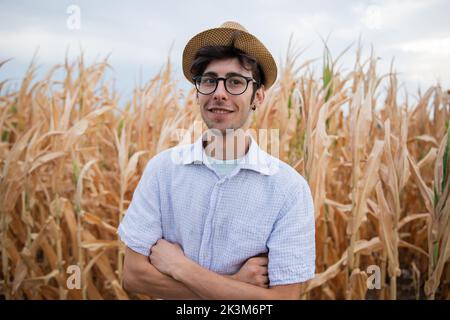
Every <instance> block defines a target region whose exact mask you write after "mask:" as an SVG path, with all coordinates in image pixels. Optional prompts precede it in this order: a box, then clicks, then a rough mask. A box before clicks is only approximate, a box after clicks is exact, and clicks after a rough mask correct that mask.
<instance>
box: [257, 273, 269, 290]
mask: <svg viewBox="0 0 450 320" xmlns="http://www.w3.org/2000/svg"><path fill="white" fill-rule="evenodd" d="M257 285H258V286H260V287H263V288H267V287H269V277H268V276H267V275H266V276H258V277H257Z"/></svg>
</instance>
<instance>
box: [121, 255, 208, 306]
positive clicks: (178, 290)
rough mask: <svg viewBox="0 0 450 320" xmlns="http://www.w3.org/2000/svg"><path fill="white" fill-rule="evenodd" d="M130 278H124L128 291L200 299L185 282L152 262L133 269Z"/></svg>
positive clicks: (155, 295)
mask: <svg viewBox="0 0 450 320" xmlns="http://www.w3.org/2000/svg"><path fill="white" fill-rule="evenodd" d="M128 274H130V275H131V276H130V277H129V278H126V277H125V278H124V288H125V290H127V291H130V292H135V293H142V294H146V295H148V296H151V297H153V298H161V299H183V300H184V299H186V300H187V299H200V297H199V296H198V295H197V294H196V293H195V292H193V291H192V290H191V289H189V288H188V287H187V286H185V285H184V284H183V283H181V282H179V281H177V280H175V279H173V278H172V277H170V276H168V275H165V274H163V273H161V272H159V271H158V269H156V268H155V267H154V266H153V265H152V264H151V263H147V264H145V265H143V266H141V267H139V270H132V271H130V272H129V273H128Z"/></svg>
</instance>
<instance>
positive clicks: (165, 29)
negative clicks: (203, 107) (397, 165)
mask: <svg viewBox="0 0 450 320" xmlns="http://www.w3.org/2000/svg"><path fill="white" fill-rule="evenodd" d="M71 6H75V10H77V8H79V16H80V23H79V28H78V25H77V23H76V20H73V18H74V17H75V16H76V15H77V13H76V12H74V11H72V8H73V7H71ZM0 9H1V10H0V61H2V60H5V59H7V58H14V59H13V60H12V61H10V62H9V63H7V64H6V65H5V66H4V67H2V68H1V69H0V80H3V79H6V78H11V79H15V80H18V79H20V78H21V77H22V76H23V74H24V72H25V70H26V68H27V66H28V64H29V63H30V61H31V58H32V56H33V54H34V52H35V51H36V50H37V48H39V50H38V62H39V65H40V66H41V67H40V69H39V70H40V71H39V72H40V74H44V73H45V72H46V71H47V70H48V69H49V68H50V67H51V66H53V65H55V64H57V63H61V62H63V61H64V56H65V54H66V50H67V48H69V55H70V57H75V56H77V55H78V53H79V51H80V49H79V48H80V47H81V48H83V51H84V52H85V55H86V58H87V59H88V61H90V62H92V61H93V60H94V59H95V58H96V57H98V58H101V57H105V56H106V55H107V54H108V53H111V56H110V58H109V62H110V64H111V66H112V67H113V68H114V70H113V71H112V72H111V73H110V76H111V77H112V78H115V79H116V87H117V89H119V92H120V93H121V95H122V97H127V96H129V95H130V93H131V89H132V87H133V85H134V83H135V82H136V81H137V79H138V75H139V72H140V70H142V74H143V78H144V81H147V80H148V79H149V78H150V77H151V76H152V75H154V74H155V73H156V72H157V71H158V70H159V69H160V68H161V66H163V64H164V63H165V61H166V60H167V58H168V57H169V56H170V58H171V60H172V61H173V63H174V76H175V77H176V78H177V79H179V83H180V86H181V87H182V88H189V83H188V82H187V81H186V80H185V79H184V78H183V76H182V72H181V55H182V51H183V49H184V46H185V44H186V43H187V41H188V40H189V39H190V38H191V37H192V36H194V35H195V34H197V33H198V32H201V31H203V30H205V29H208V28H212V27H216V26H219V25H220V24H221V23H223V22H225V21H228V20H233V21H237V22H239V23H241V24H242V25H244V26H245V27H246V28H247V29H248V30H249V31H250V32H251V33H253V34H255V35H256V36H257V37H258V38H259V39H260V40H261V41H262V42H263V43H264V44H265V45H266V46H267V47H268V49H269V50H270V51H271V52H272V54H273V55H274V57H275V60H276V61H277V63H279V61H280V60H281V58H283V57H284V56H285V54H286V50H287V46H288V42H289V37H290V36H291V35H293V39H294V42H295V43H296V45H297V47H298V48H299V49H306V50H305V51H304V53H303V54H302V55H301V56H300V59H301V60H306V59H310V58H316V57H321V55H322V52H323V44H322V41H321V37H323V38H326V37H329V40H328V45H329V47H330V49H331V52H332V54H333V55H334V56H337V55H338V54H339V53H340V52H341V51H342V50H343V49H344V48H346V47H347V46H348V45H350V44H351V43H353V42H355V43H356V42H357V40H358V38H359V36H361V38H362V40H363V44H364V48H365V51H364V53H365V56H367V54H368V52H369V51H370V46H371V45H373V47H374V49H375V53H376V55H377V56H379V57H380V58H381V60H380V62H379V65H380V73H384V72H386V71H388V68H389V64H390V62H391V60H392V58H394V57H395V62H394V63H395V66H396V70H397V71H398V72H401V76H400V80H401V81H402V82H403V83H405V85H406V87H407V88H408V89H409V90H410V91H415V90H416V89H417V87H418V86H419V85H420V86H421V87H422V88H423V89H424V88H425V87H427V86H430V85H433V84H436V82H437V81H440V83H441V84H442V86H443V87H445V88H447V89H450V15H449V12H450V1H447V0H373V1H353V0H349V1H322V0H315V1H299V0H292V1H290V0H263V1H253V0H238V1H236V0H222V1H197V0H189V1H174V0H163V1H161V0H160V1H95V2H94V1H75V0H71V1H61V0H60V1H56V0H55V1H50V0H45V1H31V0H30V1H0ZM74 21H75V22H74ZM355 51H356V46H353V47H352V49H351V50H350V51H349V52H348V53H347V54H346V56H345V58H344V59H343V60H342V63H341V67H342V68H344V69H347V70H349V69H352V68H353V62H354V56H355ZM318 66H320V64H318ZM411 93H415V92H411Z"/></svg>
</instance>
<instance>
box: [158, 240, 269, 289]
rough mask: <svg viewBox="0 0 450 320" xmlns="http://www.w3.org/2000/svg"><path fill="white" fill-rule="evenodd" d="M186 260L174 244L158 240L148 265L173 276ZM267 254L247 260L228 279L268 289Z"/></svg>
mask: <svg viewBox="0 0 450 320" xmlns="http://www.w3.org/2000/svg"><path fill="white" fill-rule="evenodd" d="M187 259H188V258H186V256H185V255H184V253H183V250H182V249H181V247H180V246H179V245H178V244H176V243H170V242H169V241H167V240H164V239H160V240H158V241H157V242H156V244H155V245H154V246H153V247H152V248H151V249H150V255H149V260H150V263H151V264H152V265H153V266H154V267H155V268H156V269H158V270H159V271H160V272H161V273H164V274H167V275H169V276H172V275H173V271H174V270H176V268H180V267H181V265H182V264H183V263H185V262H186V260H187ZM267 263H268V258H267V254H263V255H260V256H256V257H253V258H250V259H248V260H247V261H246V262H245V263H244V265H243V266H242V267H241V269H240V270H239V271H238V272H237V273H235V274H234V275H232V276H231V277H230V278H232V279H234V280H237V281H241V282H246V283H249V284H252V285H255V286H259V287H262V288H268V287H269V278H268V273H267Z"/></svg>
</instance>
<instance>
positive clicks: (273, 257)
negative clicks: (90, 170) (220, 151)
mask: <svg viewBox="0 0 450 320" xmlns="http://www.w3.org/2000/svg"><path fill="white" fill-rule="evenodd" d="M204 155H205V153H204V149H203V146H202V137H200V138H199V139H198V140H197V141H196V142H194V143H193V144H189V145H182V146H177V147H174V148H170V149H168V150H165V151H163V152H161V153H159V154H157V155H155V156H154V157H153V158H152V159H150V160H149V161H148V163H147V165H146V167H145V169H144V172H143V175H142V177H141V179H140V181H139V183H138V186H137V187H136V189H135V191H134V194H133V198H132V201H131V203H130V206H129V208H128V210H127V212H126V214H125V216H124V218H123V220H122V221H121V223H120V225H119V229H118V234H119V236H120V238H121V240H122V241H123V242H124V243H125V244H126V245H127V246H128V247H129V248H130V249H132V250H134V251H135V252H138V253H140V254H143V255H146V256H147V255H148V254H149V250H150V248H151V247H152V246H153V245H154V244H155V243H156V241H157V240H159V239H161V238H164V239H166V240H167V241H170V242H172V243H178V244H179V245H180V246H181V247H182V248H183V252H184V254H185V255H186V256H187V257H189V258H190V259H192V260H193V261H195V262H197V263H198V264H200V265H201V266H203V267H204V268H207V269H209V270H212V271H214V272H217V273H219V274H234V273H236V272H237V271H238V270H239V269H240V267H241V266H242V265H243V264H244V263H245V261H246V260H247V259H249V258H251V257H254V256H256V255H259V254H261V253H267V252H268V257H269V264H268V273H269V281H270V285H271V286H274V285H282V284H289V283H298V282H304V281H306V280H309V279H311V278H313V277H314V271H315V228H314V206H313V201H312V197H311V192H310V188H309V186H308V184H307V182H306V180H305V179H304V178H303V177H302V176H301V175H300V174H299V173H298V172H297V171H296V170H295V169H293V168H292V167H291V166H289V165H288V164H286V163H284V162H283V161H281V160H279V159H277V158H275V157H272V156H271V155H269V154H267V153H266V152H264V151H263V150H262V149H261V148H260V147H259V146H258V145H257V143H256V141H255V140H254V139H253V138H251V143H250V147H249V150H248V152H247V153H246V155H245V156H244V157H243V158H241V159H240V160H239V161H238V165H237V166H236V167H235V168H234V169H233V170H231V171H230V172H228V173H227V174H225V175H224V176H222V177H221V176H220V175H218V174H217V173H216V172H215V170H214V168H213V167H212V166H211V164H210V163H208V161H204Z"/></svg>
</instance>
